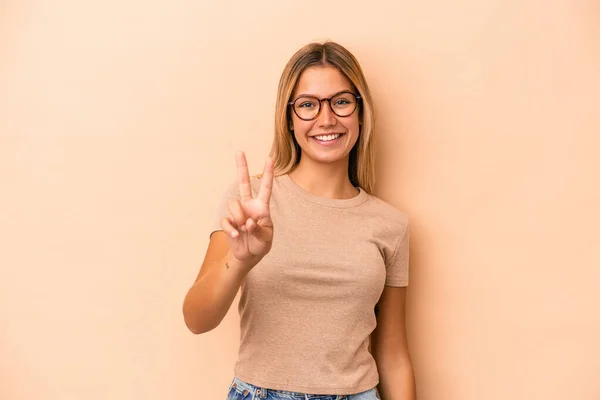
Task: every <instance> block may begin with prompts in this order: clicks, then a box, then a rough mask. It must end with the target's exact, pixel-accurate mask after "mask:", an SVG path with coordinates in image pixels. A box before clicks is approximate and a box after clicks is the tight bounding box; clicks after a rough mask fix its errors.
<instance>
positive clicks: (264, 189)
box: [258, 157, 274, 204]
mask: <svg viewBox="0 0 600 400" xmlns="http://www.w3.org/2000/svg"><path fill="white" fill-rule="evenodd" d="M273 165H274V162H273V159H272V158H271V157H269V158H267V162H266V164H265V169H264V171H263V176H262V180H261V182H260V189H259V190H258V199H259V200H260V201H262V202H264V203H267V204H269V201H271V191H272V189H273Z"/></svg>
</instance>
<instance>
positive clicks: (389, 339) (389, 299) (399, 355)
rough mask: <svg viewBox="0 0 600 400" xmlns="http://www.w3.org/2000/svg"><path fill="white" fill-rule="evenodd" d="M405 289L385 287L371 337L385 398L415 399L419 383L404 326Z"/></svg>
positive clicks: (383, 397)
mask: <svg viewBox="0 0 600 400" xmlns="http://www.w3.org/2000/svg"><path fill="white" fill-rule="evenodd" d="M405 303H406V288H405V287H392V286H385V288H384V290H383V293H382V295H381V299H380V300H379V303H378V309H379V313H378V317H377V328H376V329H375V331H374V332H373V334H372V336H371V348H372V353H373V357H374V358H375V361H376V363H377V369H378V371H379V386H378V391H379V393H380V394H381V398H382V400H415V399H416V398H417V395H416V385H415V377H414V372H413V367H412V362H411V359H410V355H409V352H408V344H407V340H406V326H405Z"/></svg>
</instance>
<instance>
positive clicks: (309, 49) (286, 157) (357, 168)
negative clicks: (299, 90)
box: [271, 41, 375, 194]
mask: <svg viewBox="0 0 600 400" xmlns="http://www.w3.org/2000/svg"><path fill="white" fill-rule="evenodd" d="M312 66H332V67H335V68H337V69H338V70H339V71H340V72H341V73H342V74H343V75H344V76H346V78H348V80H349V81H350V82H352V84H353V85H354V87H355V89H356V90H357V91H358V94H359V95H360V97H361V104H360V108H359V109H358V112H359V113H360V114H359V121H360V123H361V129H360V134H359V136H358V140H357V142H356V144H355V145H354V147H353V148H352V150H351V151H350V162H349V165H348V177H349V178H350V181H351V182H352V184H353V185H354V186H356V187H361V188H362V189H363V190H364V191H365V192H367V193H369V194H372V193H373V190H374V186H375V156H374V155H375V147H374V126H375V116H374V112H373V102H372V98H371V92H370V91H369V87H368V85H367V81H366V79H365V77H364V75H363V72H362V69H361V67H360V65H359V63H358V61H357V60H356V58H355V57H354V56H353V55H352V53H350V52H349V51H348V50H347V49H345V48H344V47H343V46H341V45H339V44H337V43H335V42H330V41H327V42H324V43H310V44H308V45H306V46H304V47H302V48H301V49H300V50H298V51H297V52H296V53H295V54H294V55H293V56H292V58H291V59H290V60H289V61H288V63H287V65H286V66H285V69H284V70H283V73H282V74H281V78H280V80H279V88H278V91H277V103H276V105H275V135H274V138H273V145H272V147H271V157H273V160H274V164H275V175H283V174H286V173H288V172H291V171H292V170H293V169H294V168H296V166H297V165H298V162H299V161H300V155H301V148H300V146H299V145H298V142H297V141H296V138H295V137H294V134H293V132H292V131H291V129H290V121H291V120H290V118H291V114H290V107H289V105H288V103H289V102H290V100H291V96H292V93H293V92H294V90H295V88H296V85H297V83H298V79H299V78H300V75H301V74H302V72H303V71H304V70H305V69H307V68H308V67H312Z"/></svg>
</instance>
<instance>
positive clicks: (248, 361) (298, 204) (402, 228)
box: [213, 175, 409, 394]
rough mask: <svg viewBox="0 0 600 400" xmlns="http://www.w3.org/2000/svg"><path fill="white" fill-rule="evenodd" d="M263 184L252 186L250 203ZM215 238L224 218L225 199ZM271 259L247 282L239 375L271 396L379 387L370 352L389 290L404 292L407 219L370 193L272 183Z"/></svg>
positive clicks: (233, 192)
mask: <svg viewBox="0 0 600 400" xmlns="http://www.w3.org/2000/svg"><path fill="white" fill-rule="evenodd" d="M259 186H260V180H259V179H257V178H252V188H253V192H254V195H256V193H257V192H258V188H259ZM231 196H236V197H238V198H239V191H238V187H237V184H235V185H231V187H230V188H229V190H228V191H227V193H225V195H224V197H223V200H222V203H221V205H220V210H219V213H218V214H219V215H218V218H217V221H216V223H215V226H214V229H213V232H214V231H217V230H221V227H220V225H219V221H220V219H221V218H222V217H223V216H226V215H228V214H229V213H228V208H227V200H228V198H229V197H231ZM270 204H271V205H270V207H271V218H272V220H273V226H274V238H273V246H272V248H271V251H270V252H269V253H268V254H267V255H266V256H265V257H264V258H263V259H262V260H261V261H260V263H259V264H257V265H256V266H255V267H254V268H253V269H252V270H251V271H250V273H249V274H248V275H247V276H246V278H245V279H244V282H243V283H242V287H241V291H242V293H241V297H240V303H239V313H240V318H241V321H240V328H241V332H240V348H239V354H238V360H237V363H236V366H235V375H236V376H237V377H238V378H239V379H241V380H243V381H246V382H248V383H251V384H253V385H256V386H260V387H263V388H268V389H276V390H287V391H293V392H301V393H309V394H355V393H359V392H362V391H365V390H368V389H371V388H372V387H374V386H376V385H377V384H378V382H379V375H378V373H377V366H376V364H375V361H374V359H373V357H372V356H371V354H370V353H369V350H368V346H369V336H370V334H371V332H372V331H373V330H374V329H375V326H376V324H377V321H376V319H375V313H374V308H375V305H376V303H377V302H378V301H379V298H380V296H381V293H382V291H383V288H384V285H389V286H407V285H408V240H409V234H408V218H407V216H406V215H405V214H404V213H402V212H400V211H398V210H396V209H395V208H393V207H392V206H390V205H388V204H387V203H385V202H384V201H382V200H380V199H378V198H376V197H374V196H371V195H369V194H367V193H366V192H365V191H363V190H362V189H361V190H360V194H358V195H357V196H356V197H353V198H351V199H329V198H324V197H319V196H316V195H314V194H312V193H310V192H307V191H306V190H304V189H303V188H301V187H300V186H298V185H297V184H296V183H295V182H294V181H293V180H292V179H291V178H290V177H289V176H288V175H281V176H278V177H275V179H274V182H273V191H272V196H271V203H270Z"/></svg>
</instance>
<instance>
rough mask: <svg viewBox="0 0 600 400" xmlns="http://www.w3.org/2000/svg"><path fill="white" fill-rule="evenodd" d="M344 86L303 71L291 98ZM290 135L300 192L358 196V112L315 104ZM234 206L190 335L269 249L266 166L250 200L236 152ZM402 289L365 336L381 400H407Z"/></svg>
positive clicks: (192, 303)
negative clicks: (354, 164) (352, 171)
mask: <svg viewBox="0 0 600 400" xmlns="http://www.w3.org/2000/svg"><path fill="white" fill-rule="evenodd" d="M352 89H353V87H352V84H351V83H350V81H349V80H348V79H347V78H346V77H345V76H344V75H343V74H341V73H340V72H339V71H338V70H337V69H336V68H334V67H330V66H318V67H310V68H307V69H306V70H305V71H304V72H303V73H302V75H301V76H300V79H299V81H298V84H297V87H296V90H295V92H294V94H293V96H292V98H293V99H295V98H296V97H298V96H299V95H302V94H305V95H312V96H315V97H317V98H319V99H322V98H329V97H330V96H332V95H333V94H336V93H339V92H341V91H344V90H352ZM291 114H292V120H291V121H290V128H291V129H293V134H294V137H295V138H296V140H297V141H298V144H299V145H300V147H301V149H302V156H301V158H300V162H299V164H298V166H297V167H296V168H295V169H294V170H293V171H292V172H290V173H289V176H290V178H291V179H293V180H294V181H295V182H296V184H298V185H299V186H301V187H302V188H304V189H305V190H307V191H309V192H311V193H313V194H315V195H318V196H322V197H328V198H333V199H344V198H351V197H354V196H356V195H357V194H358V193H359V191H358V189H357V188H355V187H354V186H353V185H352V183H351V182H350V179H349V177H348V163H349V154H350V151H351V150H352V148H353V146H354V145H355V144H356V142H357V140H358V137H359V134H360V120H359V113H358V110H357V111H355V112H354V113H353V114H351V115H350V116H347V117H339V116H337V115H336V114H335V113H333V112H332V111H331V109H330V108H329V104H328V103H327V102H322V106H321V111H320V113H319V115H318V116H317V118H316V119H314V120H311V121H303V120H301V119H300V118H298V117H297V116H296V115H295V114H294V113H293V112H292V113H291ZM331 133H341V134H343V135H342V136H341V138H340V139H339V140H338V142H337V143H336V144H335V145H334V146H322V145H320V144H319V143H317V142H315V140H314V136H316V135H321V134H331ZM236 165H237V171H238V183H239V187H240V193H241V197H242V198H241V200H237V199H235V200H232V201H230V203H229V212H230V215H229V216H228V217H226V218H223V220H222V221H221V226H222V228H223V231H219V232H215V233H214V234H213V235H212V236H211V239H210V243H209V246H208V249H207V252H206V255H205V259H204V261H203V263H202V268H201V270H200V273H199V274H198V277H197V278H196V281H195V282H194V285H193V286H192V287H191V288H190V290H189V291H188V293H187V295H186V298H185V300H184V306H183V313H184V319H185V323H186V325H187V326H188V328H189V329H190V330H191V331H192V332H193V333H196V334H199V333H204V332H208V331H210V330H212V329H214V328H215V327H217V326H218V325H219V323H220V322H221V320H222V319H223V318H224V316H225V314H226V313H227V311H228V310H229V308H230V306H231V304H232V302H233V300H234V298H235V296H236V294H237V291H238V289H239V287H240V285H241V283H242V281H243V279H244V277H245V276H246V274H247V273H248V272H249V271H250V270H251V269H252V268H254V267H255V266H256V265H257V264H258V262H259V261H260V260H261V259H262V257H264V255H266V254H267V253H268V251H269V250H270V249H271V245H272V241H273V231H274V229H275V228H274V227H273V223H272V220H271V216H270V212H269V202H270V198H271V188H272V184H273V162H272V160H271V159H268V160H267V162H266V164H265V169H264V173H263V175H264V177H263V179H262V182H261V188H260V190H259V194H258V196H257V197H256V198H252V193H251V189H250V178H249V173H248V165H247V162H246V157H245V155H244V153H243V152H240V153H238V154H237V155H236ZM405 302H406V288H398V287H391V286H385V288H384V290H383V293H382V295H381V298H380V301H379V303H378V309H379V312H378V316H377V328H376V329H375V331H374V332H373V334H372V336H371V352H372V354H373V357H374V358H375V361H376V363H377V368H378V371H379V375H380V384H379V386H378V388H377V389H378V392H379V394H380V396H381V398H382V399H384V400H414V399H416V390H415V382H414V373H413V368H412V363H411V360H410V356H409V352H408V346H407V341H406V326H405Z"/></svg>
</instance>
